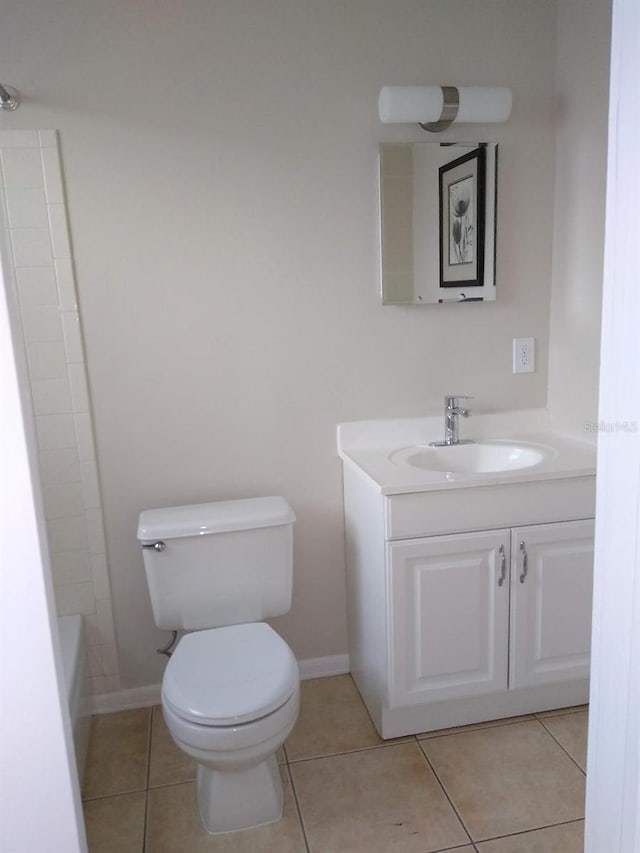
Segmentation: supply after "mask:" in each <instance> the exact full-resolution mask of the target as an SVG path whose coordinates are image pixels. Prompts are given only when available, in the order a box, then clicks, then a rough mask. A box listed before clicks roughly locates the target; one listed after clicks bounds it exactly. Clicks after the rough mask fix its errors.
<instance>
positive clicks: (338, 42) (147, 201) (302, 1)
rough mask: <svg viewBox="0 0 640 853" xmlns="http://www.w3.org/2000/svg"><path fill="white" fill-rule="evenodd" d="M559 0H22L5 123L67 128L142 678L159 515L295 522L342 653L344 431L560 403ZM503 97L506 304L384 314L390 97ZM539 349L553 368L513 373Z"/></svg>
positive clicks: (13, 20) (106, 487) (122, 592)
mask: <svg viewBox="0 0 640 853" xmlns="http://www.w3.org/2000/svg"><path fill="white" fill-rule="evenodd" d="M555 26H556V4H555V2H552V0H549V2H547V0H543V2H541V0H519V2H517V3H514V2H513V1H512V0H482V2H479V0H431V2H416V0H394V2H388V0H349V2H348V3H344V2H338V0H326V2H318V0H316V2H312V0H272V2H269V3H265V2H262V0H241V2H237V0H235V2H233V1H232V0H191V2H189V3H181V2H178V0H176V2H171V3H168V2H161V1H160V0H140V2H137V3H132V2H130V0H126V2H125V0H112V2H109V3H97V2H86V0H60V2H57V3H48V2H46V0H5V2H4V4H3V12H2V29H1V31H0V55H1V56H2V59H3V70H2V73H3V82H5V83H10V84H12V85H14V86H16V88H18V89H20V90H21V91H22V93H23V95H24V98H25V100H24V104H23V106H22V107H21V108H20V110H19V112H17V113H15V114H10V115H1V116H0V127H2V128H7V127H12V128H13V127H24V128H26V127H55V128H58V130H59V132H60V145H61V151H62V158H63V164H64V169H65V175H66V184H67V196H68V205H69V215H70V224H71V234H72V240H73V243H74V254H75V258H76V262H77V280H78V288H79V299H80V309H81V314H82V318H83V324H84V334H85V341H86V351H87V366H88V372H89V384H90V390H91V395H92V400H93V407H94V411H95V423H96V439H97V449H98V458H99V463H100V470H101V480H102V487H103V498H104V512H105V523H106V534H107V545H108V550H109V557H110V566H111V583H112V591H113V599H114V611H115V619H116V629H117V639H118V644H119V651H120V662H121V673H122V680H123V685H124V686H133V685H138V684H144V683H150V682H154V681H157V680H159V676H160V672H161V666H162V662H161V661H160V660H159V659H158V658H157V656H156V655H155V651H154V650H155V648H156V647H157V645H158V644H159V642H160V641H161V639H162V638H163V636H164V635H162V634H161V633H160V632H158V631H157V630H156V629H155V627H154V625H153V620H152V615H151V610H150V606H149V600H148V595H147V589H146V583H145V579H144V573H143V567H142V561H141V559H140V553H139V550H138V548H137V544H136V541H135V530H136V520H137V516H138V513H139V511H140V510H141V509H143V508H145V507H153V506H162V505H169V504H176V503H181V502H190V501H200V500H207V499H216V498H223V497H234V496H246V495H259V494H269V493H279V494H283V495H285V496H286V497H287V498H288V499H289V500H290V501H291V503H292V504H293V506H294V507H295V510H296V513H297V516H298V523H297V525H296V530H295V534H296V554H295V556H296V565H295V589H294V604H293V609H292V611H291V614H290V615H289V616H287V617H284V618H282V619H280V620H278V627H279V629H280V630H281V631H282V633H283V635H284V636H285V638H286V639H287V640H288V641H289V642H290V643H291V644H292V646H293V648H294V650H295V652H296V654H297V655H298V656H299V657H303V658H305V657H317V656H323V655H331V654H338V653H342V652H345V651H346V646H347V641H346V631H345V605H344V557H343V529H342V505H341V474H340V464H339V462H338V459H337V458H336V453H335V440H334V430H335V424H336V423H337V422H338V421H341V420H352V419H359V418H379V417H386V416H393V415H397V416H403V415H407V416H412V415H419V414H421V413H426V412H435V411H438V410H439V407H440V405H441V398H442V396H443V395H444V394H445V393H446V392H449V393H451V392H458V393H469V394H473V395H475V397H476V400H475V407H476V409H477V410H490V409H496V408H505V407H516V408H517V407H524V406H539V405H544V404H545V401H546V392H547V372H546V363H547V330H548V322H549V288H550V276H551V239H552V208H553V171H554V113H553V104H554V65H555ZM420 82H423V83H453V84H456V83H458V84H493V85H510V86H511V87H512V88H513V91H514V109H513V114H512V118H511V120H510V121H509V123H508V124H506V125H504V126H493V127H487V128H481V127H480V128H478V127H476V128H475V129H474V128H472V127H471V128H470V127H462V128H461V129H460V130H459V131H455V132H454V133H449V134H448V136H447V137H446V138H447V139H453V138H458V139H460V140H470V139H473V138H474V137H477V138H480V139H489V140H496V141H498V142H499V143H500V146H501V147H500V180H499V210H498V217H499V225H498V231H499V238H498V293H499V295H498V301H497V302H496V303H495V304H482V305H465V306H438V307H424V308H390V307H387V308H383V307H381V305H380V303H379V296H378V267H377V264H378V257H377V252H378V236H377V235H378V224H377V189H376V173H377V146H378V143H379V142H381V141H400V140H420V139H424V135H423V133H422V131H420V130H419V129H418V128H415V129H414V128H409V127H401V126H397V127H384V126H383V125H381V124H380V123H379V121H378V118H377V112H376V101H377V93H378V90H379V88H380V87H381V86H382V85H385V84H412V83H420ZM514 335H527V336H529V335H530V336H534V337H535V338H536V339H537V343H538V370H537V372H536V373H535V374H531V375H521V376H513V375H512V374H511V339H512V337H513V336H514Z"/></svg>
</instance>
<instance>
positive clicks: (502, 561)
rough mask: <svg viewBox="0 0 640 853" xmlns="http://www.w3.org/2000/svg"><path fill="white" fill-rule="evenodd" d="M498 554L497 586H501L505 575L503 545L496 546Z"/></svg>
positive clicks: (505, 561)
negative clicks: (498, 574)
mask: <svg viewBox="0 0 640 853" xmlns="http://www.w3.org/2000/svg"><path fill="white" fill-rule="evenodd" d="M498 554H499V555H500V577H499V578H498V586H502V584H503V583H504V579H505V577H506V576H507V558H506V555H505V553H504V545H501V546H500V547H499V548H498Z"/></svg>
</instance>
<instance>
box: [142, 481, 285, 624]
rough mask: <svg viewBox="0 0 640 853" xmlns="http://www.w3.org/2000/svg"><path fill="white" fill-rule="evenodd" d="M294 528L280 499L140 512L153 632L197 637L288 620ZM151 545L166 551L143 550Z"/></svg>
mask: <svg viewBox="0 0 640 853" xmlns="http://www.w3.org/2000/svg"><path fill="white" fill-rule="evenodd" d="M294 521H295V515H294V512H293V510H292V509H291V507H290V506H289V504H288V503H287V502H286V500H285V499H284V498H281V497H267V498H249V499H247V500H233V501H216V502H214V503H207V504H194V505H192V506H176V507H166V508H164V509H149V510H145V511H144V512H142V513H141V514H140V519H139V523H138V539H139V540H140V544H141V545H142V547H143V551H142V553H143V555H144V567H145V571H146V575H147V583H148V585H149V593H150V596H151V605H152V607H153V615H154V618H155V622H156V625H158V627H159V628H167V629H170V630H175V629H184V630H197V629H199V628H217V627H220V626H222V625H234V624H237V623H240V622H259V621H261V620H263V619H268V618H270V617H272V616H280V615H281V614H283V613H287V612H288V611H289V610H290V608H291V587H292V579H293V522H294ZM156 543H162V544H163V545H164V548H162V545H159V546H158V548H154V547H145V546H153V545H154V544H156Z"/></svg>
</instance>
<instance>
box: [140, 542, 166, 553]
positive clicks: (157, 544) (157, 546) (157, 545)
mask: <svg viewBox="0 0 640 853" xmlns="http://www.w3.org/2000/svg"><path fill="white" fill-rule="evenodd" d="M140 547H141V548H153V550H154V551H164V549H165V548H166V547H167V546H166V545H165V544H164V542H149V544H146V543H143V542H141V543H140Z"/></svg>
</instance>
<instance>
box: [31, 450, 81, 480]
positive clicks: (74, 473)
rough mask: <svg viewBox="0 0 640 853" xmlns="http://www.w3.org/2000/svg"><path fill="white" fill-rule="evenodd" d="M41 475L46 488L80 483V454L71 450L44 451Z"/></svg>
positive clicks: (41, 455) (41, 454)
mask: <svg viewBox="0 0 640 853" xmlns="http://www.w3.org/2000/svg"><path fill="white" fill-rule="evenodd" d="M40 473H41V475H42V484H43V485H44V486H59V485H64V484H66V483H79V482H80V464H79V462H78V453H77V451H76V449H75V447H74V448H72V449H70V450H43V451H42V452H41V453H40Z"/></svg>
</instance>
